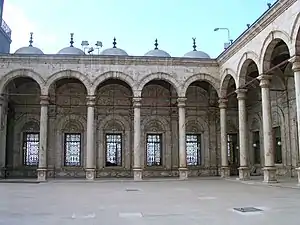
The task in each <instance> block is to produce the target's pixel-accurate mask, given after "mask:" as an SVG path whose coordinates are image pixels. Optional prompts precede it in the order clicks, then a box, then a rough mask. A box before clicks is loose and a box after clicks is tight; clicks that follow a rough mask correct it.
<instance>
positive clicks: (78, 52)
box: [57, 33, 85, 55]
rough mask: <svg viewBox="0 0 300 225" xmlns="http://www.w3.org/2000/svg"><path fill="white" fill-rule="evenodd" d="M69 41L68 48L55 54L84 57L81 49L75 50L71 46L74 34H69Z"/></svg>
mask: <svg viewBox="0 0 300 225" xmlns="http://www.w3.org/2000/svg"><path fill="white" fill-rule="evenodd" d="M70 35H71V41H70V44H71V45H70V46H69V47H65V48H63V49H61V50H59V52H58V53H57V54H58V55H85V54H84V51H82V50H81V49H79V48H76V47H74V46H73V44H74V39H73V36H74V34H73V33H71V34H70Z"/></svg>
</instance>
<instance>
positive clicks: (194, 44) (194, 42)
mask: <svg viewBox="0 0 300 225" xmlns="http://www.w3.org/2000/svg"><path fill="white" fill-rule="evenodd" d="M192 39H193V49H194V50H193V51H197V49H196V48H197V45H196V38H192Z"/></svg>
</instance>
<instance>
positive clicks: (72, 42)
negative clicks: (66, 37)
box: [70, 33, 74, 47]
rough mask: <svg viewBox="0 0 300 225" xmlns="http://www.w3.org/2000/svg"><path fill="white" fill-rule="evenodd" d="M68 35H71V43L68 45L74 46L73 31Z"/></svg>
mask: <svg viewBox="0 0 300 225" xmlns="http://www.w3.org/2000/svg"><path fill="white" fill-rule="evenodd" d="M70 35H71V41H70V44H71V45H70V47H74V46H73V44H74V41H73V40H74V39H73V36H74V33H70Z"/></svg>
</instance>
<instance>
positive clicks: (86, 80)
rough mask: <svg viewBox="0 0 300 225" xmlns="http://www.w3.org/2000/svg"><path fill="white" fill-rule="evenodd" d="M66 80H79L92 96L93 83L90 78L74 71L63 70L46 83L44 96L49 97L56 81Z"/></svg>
mask: <svg viewBox="0 0 300 225" xmlns="http://www.w3.org/2000/svg"><path fill="white" fill-rule="evenodd" d="M64 78H74V79H77V80H79V81H80V82H81V83H82V84H83V85H84V87H85V88H86V90H87V93H88V94H89V95H90V92H91V82H90V80H89V78H88V77H87V76H86V75H84V74H82V73H80V72H79V71H74V70H63V71H59V72H56V73H54V74H53V75H51V76H50V77H49V78H48V79H47V81H46V85H45V89H44V90H43V95H48V94H49V88H50V87H51V85H53V84H54V83H55V82H56V81H58V80H61V79H64Z"/></svg>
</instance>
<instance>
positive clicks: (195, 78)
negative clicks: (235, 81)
mask: <svg viewBox="0 0 300 225" xmlns="http://www.w3.org/2000/svg"><path fill="white" fill-rule="evenodd" d="M195 81H206V82H207V83H209V84H210V85H211V86H212V87H214V89H215V90H216V92H217V94H218V96H220V81H219V80H217V79H216V78H214V77H213V76H211V75H209V74H205V73H198V74H194V75H192V76H191V77H189V78H188V79H187V80H186V81H185V82H184V84H183V87H182V89H181V91H180V92H179V96H180V97H185V95H186V91H187V89H188V87H189V86H190V85H191V84H192V83H193V82H195Z"/></svg>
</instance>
